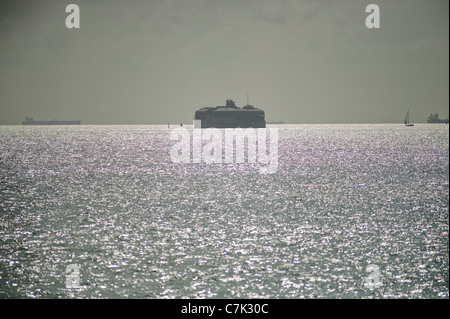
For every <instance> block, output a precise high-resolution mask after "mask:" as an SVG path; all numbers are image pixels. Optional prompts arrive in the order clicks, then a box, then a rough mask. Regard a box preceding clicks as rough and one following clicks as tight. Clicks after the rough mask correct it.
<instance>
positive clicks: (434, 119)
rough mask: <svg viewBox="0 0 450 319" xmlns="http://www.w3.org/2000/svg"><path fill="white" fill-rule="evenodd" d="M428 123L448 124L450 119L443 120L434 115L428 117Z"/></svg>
mask: <svg viewBox="0 0 450 319" xmlns="http://www.w3.org/2000/svg"><path fill="white" fill-rule="evenodd" d="M427 122H428V123H446V124H448V119H446V120H443V119H440V118H439V114H437V113H434V114H430V116H428V119H427Z"/></svg>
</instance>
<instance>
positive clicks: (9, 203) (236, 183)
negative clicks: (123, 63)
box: [0, 124, 449, 298]
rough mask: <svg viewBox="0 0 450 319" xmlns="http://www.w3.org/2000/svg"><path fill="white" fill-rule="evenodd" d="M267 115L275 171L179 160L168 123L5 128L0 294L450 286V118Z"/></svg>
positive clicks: (377, 293) (216, 293) (373, 293)
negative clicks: (277, 121)
mask: <svg viewBox="0 0 450 319" xmlns="http://www.w3.org/2000/svg"><path fill="white" fill-rule="evenodd" d="M276 127H278V129H279V167H278V170H277V172H276V173H275V174H270V175H261V174H259V173H258V166H257V165H254V164H248V163H244V164H236V163H232V164H205V163H202V164H175V163H172V162H171V160H170V156H169V150H170V147H171V146H172V145H173V141H170V139H169V138H168V134H169V130H168V129H167V128H166V127H165V126H79V127H78V126H77V127H21V126H2V127H0V136H1V139H0V193H1V198H2V199H1V201H0V214H1V215H0V252H1V253H0V276H1V278H0V297H3V298H11V297H24V298H185V297H186V298H189V297H190V298H256V297H258V298H448V221H449V217H448V195H449V193H448V190H449V188H448V176H449V170H448V159H449V158H448V150H449V133H448V127H446V126H445V125H427V124H422V125H421V124H418V125H416V126H415V127H414V129H413V130H411V129H410V128H406V127H404V126H403V125H394V124H391V125H277V126H276ZM71 264H76V265H78V266H79V268H80V286H81V287H80V289H68V288H66V279H67V276H68V274H67V273H66V272H65V270H66V267H67V266H68V265H71ZM369 264H375V265H377V266H378V267H379V269H380V278H379V279H380V282H381V283H382V285H381V286H380V287H379V288H376V289H368V288H367V287H365V286H364V283H365V281H366V280H367V277H368V276H369V275H370V272H367V271H366V270H367V266H368V265H369Z"/></svg>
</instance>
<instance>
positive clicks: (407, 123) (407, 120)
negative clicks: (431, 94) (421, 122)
mask: <svg viewBox="0 0 450 319" xmlns="http://www.w3.org/2000/svg"><path fill="white" fill-rule="evenodd" d="M405 126H414V124H412V123H409V110H408V112H406V117H405Z"/></svg>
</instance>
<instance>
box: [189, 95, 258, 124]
mask: <svg viewBox="0 0 450 319" xmlns="http://www.w3.org/2000/svg"><path fill="white" fill-rule="evenodd" d="M264 116H265V115H264V111H263V110H261V109H258V108H256V107H253V106H252V105H249V104H248V103H247V105H245V106H243V107H242V108H239V107H237V106H236V104H235V103H234V101H233V100H227V101H226V104H225V106H212V107H203V108H201V109H199V110H197V111H196V112H195V117H194V119H195V120H201V128H209V127H215V128H237V127H241V128H249V127H253V128H265V127H266V120H265V119H264Z"/></svg>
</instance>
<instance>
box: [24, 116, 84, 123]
mask: <svg viewBox="0 0 450 319" xmlns="http://www.w3.org/2000/svg"><path fill="white" fill-rule="evenodd" d="M80 124H81V121H58V120H51V121H35V120H34V119H33V118H32V117H28V116H27V117H26V118H25V121H23V122H22V125H80Z"/></svg>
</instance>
